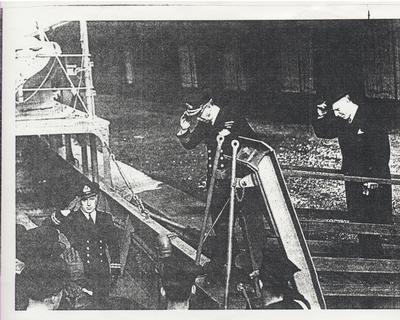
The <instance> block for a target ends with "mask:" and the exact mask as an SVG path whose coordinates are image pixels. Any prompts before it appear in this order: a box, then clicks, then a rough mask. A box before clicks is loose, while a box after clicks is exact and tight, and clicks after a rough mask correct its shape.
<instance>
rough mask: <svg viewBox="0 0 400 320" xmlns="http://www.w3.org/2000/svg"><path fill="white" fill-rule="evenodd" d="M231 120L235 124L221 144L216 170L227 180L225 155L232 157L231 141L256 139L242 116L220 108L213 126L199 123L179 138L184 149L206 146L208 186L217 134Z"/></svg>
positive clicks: (227, 165)
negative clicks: (245, 138) (242, 137)
mask: <svg viewBox="0 0 400 320" xmlns="http://www.w3.org/2000/svg"><path fill="white" fill-rule="evenodd" d="M231 120H233V121H235V122H234V124H233V127H232V128H231V129H229V131H230V132H231V133H230V134H229V135H228V136H226V137H225V140H224V142H223V144H222V148H221V156H220V159H219V162H218V170H220V171H221V172H225V175H224V176H225V177H226V178H229V173H228V171H229V168H230V162H231V160H228V159H227V158H226V155H232V147H231V141H232V140H234V139H236V138H237V137H238V136H244V137H247V138H253V139H255V138H256V134H255V132H254V131H253V129H252V128H251V127H250V125H249V124H248V122H247V120H246V119H245V118H244V117H243V116H242V115H240V114H239V113H238V112H237V111H235V110H231V109H229V108H224V107H222V108H221V110H220V113H219V114H218V117H217V120H216V122H215V124H214V126H211V125H209V124H206V123H204V122H201V121H199V123H198V125H197V127H196V128H195V129H194V130H193V131H192V132H191V131H189V130H188V131H187V132H186V133H185V134H184V135H183V136H181V137H180V142H181V143H182V145H183V147H184V148H186V149H193V148H195V147H196V146H197V145H199V144H200V143H204V144H205V145H206V147H207V183H208V184H209V182H210V178H211V173H212V166H213V162H214V156H215V152H216V149H217V140H216V138H217V136H218V133H219V132H220V131H221V130H222V129H224V123H225V122H226V121H231Z"/></svg>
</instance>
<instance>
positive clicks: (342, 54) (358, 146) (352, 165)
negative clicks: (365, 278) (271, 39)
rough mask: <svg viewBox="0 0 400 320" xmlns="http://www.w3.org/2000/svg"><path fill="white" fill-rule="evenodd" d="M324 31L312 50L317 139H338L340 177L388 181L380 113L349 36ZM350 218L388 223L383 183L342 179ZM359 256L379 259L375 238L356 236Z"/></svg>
mask: <svg viewBox="0 0 400 320" xmlns="http://www.w3.org/2000/svg"><path fill="white" fill-rule="evenodd" d="M338 35H339V33H338V34H337V35H336V34H335V35H332V34H327V35H325V36H324V38H323V39H322V40H321V41H325V42H326V43H325V45H324V46H321V48H319V49H318V50H316V51H315V57H314V58H315V73H316V77H317V78H316V82H315V87H316V98H317V99H316V101H315V104H314V106H313V109H314V110H313V117H312V125H313V127H314V131H315V134H316V135H317V136H318V137H320V138H329V139H331V138H338V141H339V146H340V150H341V153H342V171H343V173H344V174H345V175H352V176H364V177H374V178H385V179H390V170H389V158H390V145H389V138H388V133H387V131H386V130H385V123H387V122H388V119H385V116H386V115H385V112H383V110H381V109H379V106H373V105H372V103H371V101H369V100H368V99H366V97H365V93H364V86H363V78H362V66H360V63H359V59H357V57H355V56H354V55H352V54H350V53H349V48H348V47H347V46H348V45H349V44H350V43H352V42H351V41H346V39H344V38H343V37H349V36H351V34H350V35H345V34H342V33H340V36H338ZM345 189H346V202H347V208H348V211H349V213H350V221H354V222H363V223H378V224H391V223H393V220H392V189H391V185H388V184H380V183H379V184H377V183H372V182H365V183H361V182H349V181H346V182H345ZM359 243H360V253H361V255H362V256H364V257H381V256H382V255H383V249H382V245H381V241H380V237H379V236H374V235H359Z"/></svg>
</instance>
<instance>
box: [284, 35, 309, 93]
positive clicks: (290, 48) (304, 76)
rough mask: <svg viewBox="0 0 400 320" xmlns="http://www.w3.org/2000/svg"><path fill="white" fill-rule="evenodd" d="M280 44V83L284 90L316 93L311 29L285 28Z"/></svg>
mask: <svg viewBox="0 0 400 320" xmlns="http://www.w3.org/2000/svg"><path fill="white" fill-rule="evenodd" d="M281 39H282V40H281V42H280V43H281V45H280V50H279V54H280V74H279V76H280V77H279V78H280V83H281V90H282V91H283V92H294V93H314V92H315V90H314V82H313V67H312V66H313V61H312V41H311V30H310V29H304V28H296V29H292V28H284V29H283V30H282V32H281Z"/></svg>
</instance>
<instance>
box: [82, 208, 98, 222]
mask: <svg viewBox="0 0 400 320" xmlns="http://www.w3.org/2000/svg"><path fill="white" fill-rule="evenodd" d="M81 212H82V213H83V215H84V216H85V218H86V219H87V220H89V218H90V217H92V219H93V221H94V223H96V215H97V212H96V210H94V211H93V212H92V213H90V215H89V213H86V212H83V211H82V210H81Z"/></svg>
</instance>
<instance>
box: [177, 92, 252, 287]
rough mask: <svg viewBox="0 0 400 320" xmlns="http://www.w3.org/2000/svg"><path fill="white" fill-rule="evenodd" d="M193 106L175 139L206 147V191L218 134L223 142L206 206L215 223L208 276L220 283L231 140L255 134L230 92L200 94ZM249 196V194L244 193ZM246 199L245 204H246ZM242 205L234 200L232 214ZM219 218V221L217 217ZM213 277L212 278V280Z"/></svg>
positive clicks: (224, 254) (185, 144)
mask: <svg viewBox="0 0 400 320" xmlns="http://www.w3.org/2000/svg"><path fill="white" fill-rule="evenodd" d="M190 103H193V106H192V105H191V104H189V103H187V104H186V105H187V110H186V111H185V112H184V113H183V115H182V116H181V119H180V130H179V132H178V133H177V137H178V139H179V141H180V142H181V144H182V146H183V147H184V148H185V149H193V148H195V147H196V146H197V145H199V144H204V145H205V146H206V148H207V189H209V188H210V182H211V177H212V172H213V163H214V157H215V155H216V151H217V141H216V138H217V136H218V135H223V136H224V142H223V144H222V147H221V153H220V158H219V159H218V168H217V169H216V173H215V175H216V182H215V186H214V190H213V197H212V201H211V205H210V214H211V217H212V221H213V222H215V226H214V231H215V241H213V243H212V248H211V249H212V252H211V257H212V261H211V263H210V264H209V266H208V268H207V269H209V271H210V272H209V276H210V277H211V278H215V279H216V280H218V279H219V280H222V279H223V278H221V276H223V273H224V272H223V270H225V267H224V265H225V264H226V259H227V258H226V257H227V250H228V245H227V244H228V225H229V205H227V200H228V199H229V195H230V189H231V183H230V179H231V177H230V175H231V173H230V170H231V161H230V160H229V159H228V157H229V156H232V146H231V141H232V140H234V139H237V138H238V136H244V137H248V138H253V139H256V138H257V135H256V133H255V132H254V131H253V129H252V128H251V126H250V125H249V123H248V122H247V120H246V118H245V117H244V115H243V110H244V109H241V108H240V107H239V106H238V103H237V101H236V99H235V95H234V94H233V93H232V92H223V93H218V94H215V95H213V99H211V94H210V93H209V92H207V91H204V92H203V94H202V95H199V96H197V97H195V98H193V99H192V100H190ZM242 169H243V168H242V167H238V168H237V172H236V173H237V176H238V177H243V176H244V175H246V174H248V173H249V172H246V173H245V172H241V170H242ZM247 194H248V196H247V199H249V197H251V193H250V192H247ZM247 199H246V201H247ZM243 204H244V202H243V203H241V202H239V201H237V202H236V203H235V211H236V212H238V211H240V208H241V207H242V205H243ZM220 212H222V214H221V215H220V217H219V219H218V220H217V217H218V216H219V214H220ZM233 244H234V245H233V248H234V249H233V251H234V252H233V254H234V255H236V254H237V253H238V251H239V250H238V245H237V242H236V238H235V237H234V238H233ZM215 276H216V277H215Z"/></svg>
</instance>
